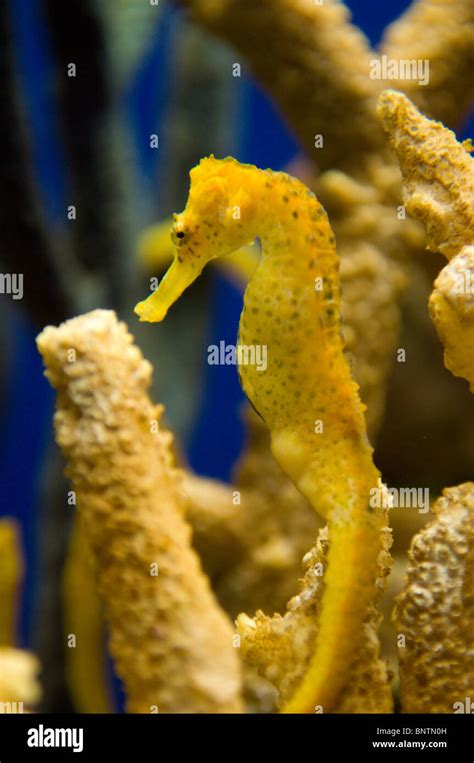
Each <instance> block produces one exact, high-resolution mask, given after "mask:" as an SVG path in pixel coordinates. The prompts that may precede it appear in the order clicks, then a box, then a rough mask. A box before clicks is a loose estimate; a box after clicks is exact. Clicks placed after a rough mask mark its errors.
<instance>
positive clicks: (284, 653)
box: [237, 528, 393, 713]
mask: <svg viewBox="0 0 474 763" xmlns="http://www.w3.org/2000/svg"><path fill="white" fill-rule="evenodd" d="M390 545H391V535H390V531H389V530H388V529H385V530H384V536H383V549H382V551H381V553H380V556H379V563H378V572H377V583H376V588H377V596H376V598H375V600H374V602H373V603H372V605H371V606H370V609H369V611H368V613H367V619H366V621H365V623H364V628H363V636H362V640H361V644H360V646H359V649H358V651H357V652H356V653H355V654H354V663H353V665H352V668H351V670H350V672H349V674H348V676H347V682H346V685H345V688H344V691H343V692H342V695H341V697H340V699H339V700H338V702H337V705H336V706H335V707H334V708H333V709H332V712H337V713H364V712H365V713H377V712H380V713H390V712H392V710H393V703H392V694H391V690H390V675H389V673H388V671H387V666H386V664H385V662H384V661H383V660H382V659H381V657H380V644H379V639H378V635H377V633H378V629H379V625H380V619H381V618H380V613H379V611H378V606H377V605H378V603H379V600H380V597H381V594H382V593H383V590H384V588H385V579H386V577H387V575H388V572H389V569H390V561H391V560H390V554H389V548H390ZM328 547H329V543H328V530H327V528H324V529H323V530H321V531H320V533H319V537H318V540H317V542H316V544H315V546H314V547H313V548H312V549H311V550H310V551H309V552H308V553H307V554H306V556H305V558H304V560H303V564H304V568H305V575H304V578H303V580H302V582H301V587H300V591H299V593H298V594H297V595H296V596H294V597H293V598H292V599H291V601H290V602H289V603H288V608H287V611H286V613H285V614H284V615H283V616H281V615H279V614H275V615H273V617H267V616H266V615H264V614H263V612H257V614H256V616H255V617H254V618H250V617H248V616H247V615H245V614H242V615H240V616H239V617H238V619H237V632H238V634H239V635H240V637H241V652H242V659H243V661H244V665H245V667H246V682H247V690H248V691H249V692H250V694H251V695H254V697H255V698H257V699H258V697H259V695H260V696H263V697H264V698H265V701H268V700H267V697H268V694H269V690H268V686H271V687H273V688H274V691H275V695H274V696H275V701H276V704H277V706H280V705H282V704H284V702H285V701H286V700H287V699H288V697H290V696H291V695H292V693H293V691H294V688H295V686H296V685H297V684H298V682H299V681H300V680H301V677H302V675H303V674H304V672H305V670H306V666H307V663H308V660H309V658H310V656H311V650H312V645H313V642H314V639H315V637H316V632H317V620H318V612H319V608H320V602H321V596H322V592H323V588H324V573H325V568H326V562H327V552H328ZM257 699H254V701H257ZM316 712H318V711H317V710H316Z"/></svg>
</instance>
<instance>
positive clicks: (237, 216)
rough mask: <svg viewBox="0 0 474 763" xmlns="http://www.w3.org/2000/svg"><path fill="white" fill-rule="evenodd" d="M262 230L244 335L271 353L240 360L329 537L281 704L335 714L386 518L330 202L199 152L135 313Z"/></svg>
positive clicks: (157, 306) (167, 301)
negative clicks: (309, 639)
mask: <svg viewBox="0 0 474 763" xmlns="http://www.w3.org/2000/svg"><path fill="white" fill-rule="evenodd" d="M256 237H258V238H259V239H260V243H261V249H262V254H261V258H260V261H259V264H258V266H257V268H256V270H255V272H254V275H253V277H252V278H251V280H250V282H249V284H248V286H247V289H246V292H245V297H244V309H243V311H242V315H241V319H240V325H239V339H238V343H239V345H240V346H242V347H255V346H260V347H261V348H263V347H265V348H266V352H267V363H266V369H265V370H263V369H262V365H261V364H260V365H257V364H255V365H252V364H250V363H249V364H244V363H241V365H240V366H239V374H240V379H241V383H242V386H243V389H244V390H245V392H246V394H247V396H248V398H249V399H250V401H251V403H252V404H253V406H254V407H255V408H256V410H257V411H258V412H259V413H260V415H261V416H262V417H263V419H264V421H265V422H266V424H267V426H268V428H269V430H270V433H271V447H272V453H273V455H274V457H275V459H276V460H277V461H278V463H279V464H280V465H281V466H282V468H283V469H284V470H285V471H286V472H287V474H288V475H289V477H290V478H291V479H292V481H293V482H294V483H295V485H296V486H297V487H298V488H299V490H300V491H301V492H302V493H303V494H304V495H305V496H306V497H307V499H308V500H309V501H310V503H311V504H312V506H313V507H314V509H315V510H316V511H317V512H318V513H319V514H320V515H321V516H322V517H324V518H326V519H327V521H328V525H329V537H330V551H329V557H328V568H327V570H326V571H325V574H324V584H325V591H324V595H323V600H322V605H321V614H320V618H319V623H318V635H317V638H316V643H315V649H314V654H313V657H312V659H311V662H310V664H309V667H308V669H307V671H306V674H305V676H304V679H303V681H302V682H301V684H300V686H299V687H298V688H297V690H296V692H295V694H294V695H293V697H292V699H291V700H290V701H289V702H288V703H287V705H286V706H285V707H284V708H283V711H284V712H314V711H315V707H319V706H322V708H323V711H324V712H326V711H329V710H330V709H331V706H332V705H333V704H334V702H335V701H336V699H337V696H338V693H339V692H340V690H341V689H342V688H343V686H344V683H345V682H346V681H347V679H348V671H349V669H350V666H351V663H352V661H353V659H354V658H355V656H356V654H357V647H358V642H359V638H360V634H361V632H362V623H363V620H364V618H365V616H366V614H367V607H368V605H369V603H370V601H371V600H372V598H373V595H374V580H375V573H376V564H377V557H378V554H379V551H380V548H381V529H382V527H383V526H384V523H385V519H384V515H383V512H382V511H381V510H380V509H376V508H371V506H370V503H369V501H370V491H371V490H372V489H374V488H375V489H377V486H378V484H379V476H380V475H379V472H378V471H377V469H376V468H375V466H374V464H373V461H372V449H371V447H370V445H369V442H368V440H367V436H366V428H365V420H364V415H363V407H362V405H361V403H360V400H359V396H358V388H357V385H356V384H355V382H354V381H353V379H352V377H351V373H350V368H349V365H348V363H347V360H346V358H345V356H344V344H343V339H342V335H341V318H340V286H339V260H338V256H337V253H336V248H335V241H334V236H333V233H332V230H331V227H330V225H329V222H328V219H327V215H326V213H325V211H324V209H323V207H322V206H321V204H320V203H319V202H318V200H317V199H316V197H315V196H314V194H313V193H311V192H310V191H309V190H308V189H307V188H306V187H305V186H304V185H303V184H302V183H301V182H300V181H298V180H296V179H295V178H292V177H290V176H288V175H286V174H285V173H282V172H272V171H271V170H260V169H257V168H256V167H253V166H250V165H242V164H239V163H238V162H237V161H235V160H234V159H231V158H228V159H224V160H218V159H215V158H214V157H210V158H208V159H204V160H202V161H201V163H200V164H199V165H198V166H197V167H195V168H194V169H193V170H192V171H191V187H190V193H189V199H188V203H187V205H186V209H185V210H184V212H183V213H182V214H180V215H175V218H174V226H173V231H172V240H173V242H174V244H175V247H176V251H175V258H174V262H173V264H172V266H171V268H170V269H169V270H168V272H167V274H166V275H165V277H164V279H163V280H162V282H161V283H160V285H159V287H158V289H157V290H156V291H155V292H154V293H153V294H152V295H151V296H150V297H149V298H148V299H147V300H146V301H144V302H141V303H139V304H138V305H137V307H136V308H135V310H136V312H137V314H138V315H139V316H140V318H141V320H147V321H159V320H162V319H163V318H164V316H165V315H166V312H167V310H168V308H169V307H170V305H171V304H173V302H175V301H176V299H178V297H179V296H180V295H181V294H182V292H183V291H184V290H185V289H186V288H187V287H188V286H189V285H190V284H191V283H192V282H193V281H194V280H195V279H196V278H197V276H198V275H199V274H200V273H201V271H202V269H203V267H204V266H205V264H206V263H207V262H208V261H210V260H212V259H215V258H217V257H221V256H225V255H227V254H230V253H231V252H233V251H235V250H236V249H238V248H239V247H241V246H243V245H245V244H247V243H249V242H251V241H253V240H254V239H255V238H256ZM250 357H251V355H250ZM259 357H260V358H261V357H262V355H259ZM259 369H260V370H259ZM308 541H309V542H310V539H308ZM308 545H309V544H308Z"/></svg>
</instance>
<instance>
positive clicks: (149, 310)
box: [135, 156, 254, 322]
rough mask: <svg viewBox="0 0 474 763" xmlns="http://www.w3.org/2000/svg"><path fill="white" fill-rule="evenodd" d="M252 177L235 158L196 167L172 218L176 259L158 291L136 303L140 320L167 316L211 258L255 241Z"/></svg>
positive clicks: (209, 158) (161, 318)
mask: <svg viewBox="0 0 474 763" xmlns="http://www.w3.org/2000/svg"><path fill="white" fill-rule="evenodd" d="M251 177H252V176H251V174H250V173H249V177H248V178H247V177H246V176H245V174H243V172H242V165H240V164H239V163H238V162H236V161H235V160H234V159H231V158H228V159H215V158H214V157H213V156H210V157H208V158H207V159H202V160H201V162H200V163H199V164H198V166H197V167H195V168H194V169H193V170H191V173H190V178H191V185H190V190H189V197H188V202H187V204H186V207H185V209H184V211H183V212H181V214H178V215H174V218H173V227H172V230H171V239H172V241H173V244H174V247H175V248H174V259H173V263H172V265H171V267H170V268H169V270H168V271H167V273H166V275H165V276H164V278H163V279H162V281H161V283H160V284H159V286H158V288H157V290H156V291H155V292H154V293H153V294H152V295H151V296H150V297H149V298H148V299H147V300H145V301H144V302H140V303H139V304H138V305H137V306H136V308H135V312H136V313H137V314H138V315H139V316H140V320H142V321H151V322H155V321H161V320H163V318H164V317H165V315H166V313H167V312H168V309H169V308H170V306H171V305H172V304H173V303H174V302H175V301H176V300H177V299H178V298H179V297H180V296H181V294H182V293H183V291H184V290H185V289H186V288H187V287H188V286H190V284H191V283H193V281H195V280H196V278H197V277H198V276H199V275H200V274H201V272H202V270H203V268H204V267H205V266H206V264H207V263H208V262H209V261H210V260H213V259H216V258H217V257H223V256H225V255H227V254H231V253H232V252H234V251H235V250H236V249H238V248H239V247H241V246H243V245H244V244H248V243H250V241H249V233H248V231H249V227H248V226H249V223H250V222H251V217H252V215H253V214H254V205H253V204H252V203H251V195H250V194H249V193H248V191H247V190H246V186H247V182H248V181H249V182H251Z"/></svg>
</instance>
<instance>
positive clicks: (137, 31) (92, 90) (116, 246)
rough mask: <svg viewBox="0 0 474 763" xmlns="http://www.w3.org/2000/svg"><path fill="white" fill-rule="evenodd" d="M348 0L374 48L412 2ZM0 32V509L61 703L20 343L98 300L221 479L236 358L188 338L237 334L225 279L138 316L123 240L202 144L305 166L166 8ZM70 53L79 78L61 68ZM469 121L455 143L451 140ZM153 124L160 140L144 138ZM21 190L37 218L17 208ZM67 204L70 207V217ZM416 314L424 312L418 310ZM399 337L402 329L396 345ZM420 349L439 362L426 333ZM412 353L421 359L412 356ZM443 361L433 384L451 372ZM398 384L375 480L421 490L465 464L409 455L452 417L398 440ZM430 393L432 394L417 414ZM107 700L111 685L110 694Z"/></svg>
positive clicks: (441, 442)
mask: <svg viewBox="0 0 474 763" xmlns="http://www.w3.org/2000/svg"><path fill="white" fill-rule="evenodd" d="M347 5H348V6H349V7H350V9H351V11H352V14H353V22H354V23H355V24H357V25H359V26H360V28H361V29H362V30H363V31H364V33H365V34H366V35H367V37H368V38H369V40H370V42H371V43H372V45H376V44H377V42H378V41H379V39H380V36H381V34H382V31H383V29H384V27H385V26H386V25H387V24H388V23H390V22H391V21H392V20H393V19H395V18H396V17H397V16H398V15H399V14H400V13H401V12H402V11H403V10H404V9H405V8H406V7H407V6H408V5H409V2H407V1H405V0H403V1H401V0H386V2H384V3H374V2H373V0H350V2H348V3H347ZM0 41H1V43H2V45H1V46H0V48H1V50H0V70H1V74H2V84H1V85H0V92H1V94H2V99H1V103H2V110H3V115H2V116H1V117H0V157H1V159H2V166H1V167H0V173H1V180H0V206H1V207H2V209H1V210H0V222H1V230H0V248H1V251H0V257H1V258H2V264H1V268H2V272H23V273H24V291H25V294H24V299H23V300H22V301H13V300H11V299H10V297H9V296H8V295H2V296H1V298H0V318H1V320H0V326H1V328H0V332H1V353H0V364H1V387H0V388H1V395H2V409H1V414H0V416H1V420H0V426H1V433H2V436H1V440H0V442H1V445H0V447H1V451H2V452H1V457H0V485H1V490H0V516H3V515H6V516H14V517H16V518H17V519H18V521H19V525H20V528H21V538H22V544H23V553H24V560H25V574H24V580H23V586H22V593H21V603H20V617H19V634H18V645H19V646H23V647H25V648H29V649H32V650H33V651H34V652H36V653H37V654H38V655H39V657H40V659H41V661H42V663H43V666H44V673H43V686H44V689H45V700H44V706H43V707H44V709H45V710H53V711H54V710H67V709H69V708H70V700H69V697H68V691H67V687H66V684H65V680H64V669H63V662H64V637H63V629H62V616H63V614H62V610H63V598H62V595H61V582H60V581H61V576H62V569H63V565H64V561H65V556H66V553H67V538H68V535H69V531H70V527H71V519H72V512H73V508H72V507H69V506H68V505H67V491H68V485H67V482H66V481H65V478H64V477H63V474H62V461H61V459H60V457H59V455H58V453H57V450H56V446H55V445H54V441H53V433H52V426H51V420H52V415H53V403H54V395H53V391H52V390H51V388H50V387H49V385H48V384H47V382H46V381H45V380H44V378H43V369H42V364H41V359H40V357H39V355H38V353H37V350H36V346H35V343H34V339H35V336H36V335H37V333H38V332H39V330H40V329H41V328H42V327H43V325H45V324H47V323H58V322H59V321H61V320H63V319H65V318H67V317H71V316H73V315H75V314H77V313H79V312H84V311H85V310H87V309H91V308H94V307H112V308H114V309H115V310H116V311H117V312H118V314H119V316H120V317H121V318H122V319H124V320H125V321H126V322H127V323H128V324H129V326H130V327H131V331H132V332H133V333H134V334H135V335H136V337H137V341H138V343H139V345H140V346H141V347H142V349H143V352H144V354H145V356H146V357H147V358H148V359H149V360H150V361H151V362H152V363H153V365H154V367H155V382H154V385H155V386H154V396H155V399H157V400H160V401H162V402H164V403H165V405H166V408H167V414H166V415H167V422H168V423H169V425H170V427H171V428H172V429H173V430H174V432H176V434H177V435H178V438H179V443H180V446H181V447H182V449H183V454H184V457H185V458H186V460H187V462H188V463H189V464H190V466H191V467H192V468H193V469H194V470H195V471H196V472H198V473H200V474H204V475H208V476H211V477H216V478H219V479H223V480H228V479H229V478H230V474H231V470H232V467H233V465H234V463H235V461H236V458H237V457H238V455H239V453H240V452H241V449H242V445H243V441H244V427H243V423H242V420H241V407H242V403H243V395H242V393H241V390H240V387H239V384H238V380H237V374H236V373H235V368H233V367H232V366H209V365H207V363H206V354H205V350H204V349H203V348H205V347H207V345H209V344H213V343H217V342H218V341H219V340H225V341H226V342H233V341H234V338H235V332H236V328H237V324H238V318H239V314H240V309H241V299H242V298H241V290H240V289H239V287H238V285H236V284H235V283H234V282H233V281H232V280H231V279H229V278H227V277H226V276H225V275H223V274H222V273H221V272H219V271H217V270H213V271H212V272H209V274H207V276H206V278H205V279H202V281H201V282H199V283H198V284H197V285H196V286H195V288H194V289H193V290H192V292H191V293H190V295H189V298H188V299H187V300H186V301H185V302H184V303H180V304H179V305H178V306H177V307H176V309H175V310H174V311H173V312H172V314H170V316H169V319H168V320H167V322H166V324H164V325H163V326H160V327H159V328H157V327H156V326H150V325H148V324H146V325H139V324H138V322H137V321H136V318H135V316H134V315H133V312H132V308H133V305H134V304H135V302H136V301H137V299H138V298H141V297H143V295H144V294H146V292H147V291H148V289H149V277H150V275H151V274H150V273H148V272H146V271H145V270H144V269H143V268H142V267H141V266H140V265H139V263H138V261H137V258H136V242H137V239H138V237H139V234H140V232H141V231H142V230H143V229H144V228H146V226H148V225H150V224H152V223H154V222H156V221H157V220H161V219H165V218H166V217H167V216H168V215H169V214H170V213H171V212H173V211H179V210H180V209H181V208H182V207H183V205H184V202H185V199H186V197H187V191H188V172H189V169H190V168H191V167H193V166H194V165H195V164H196V163H197V162H198V161H199V159H200V158H201V157H203V156H206V155H208V154H209V153H215V154H216V155H217V156H226V155H228V154H231V155H233V156H235V157H236V158H237V159H239V160H240V161H243V162H248V163H252V164H256V165H258V166H260V167H271V168H273V169H283V168H288V167H293V168H294V171H295V172H297V171H298V172H300V173H301V174H302V175H304V172H305V165H304V162H305V158H304V154H303V153H302V150H301V149H300V148H299V146H298V145H297V142H296V139H295V138H294V137H293V136H292V135H291V133H290V131H289V129H288V127H287V126H286V125H285V123H284V121H283V120H282V119H281V118H280V116H279V114H278V111H277V109H276V107H275V106H274V105H273V104H272V103H271V101H270V99H269V98H268V97H267V95H266V94H265V93H264V92H263V91H262V89H261V88H260V87H259V86H258V84H256V82H255V81H254V80H253V79H252V77H251V76H250V73H249V71H248V68H247V66H246V62H245V61H244V60H242V59H241V57H240V55H239V54H237V53H235V52H234V51H232V50H231V49H230V48H228V47H227V46H225V45H224V44H222V43H220V42H218V41H216V40H215V39H214V38H213V37H211V36H210V35H209V34H207V33H205V32H204V31H202V30H201V29H200V28H198V27H197V26H196V25H194V24H192V23H191V22H189V21H188V20H187V18H186V16H185V14H184V13H183V11H182V10H181V9H180V7H179V5H178V3H172V2H165V0H160V2H159V4H158V5H157V6H154V5H150V4H148V3H146V2H134V1H133V0H70V2H68V3H64V2H63V0H8V2H6V3H3V4H2V7H1V8H0ZM235 62H239V63H240V64H241V67H242V69H241V76H239V77H235V76H233V64H234V63H235ZM71 63H73V64H75V65H76V68H77V72H76V77H69V78H66V77H65V71H67V67H68V66H69V65H70V64H71ZM472 126H473V123H472V122H471V123H470V124H469V123H467V124H465V125H464V126H463V127H462V128H461V129H460V130H458V136H459V137H460V138H461V139H462V138H463V137H467V135H469V133H470V132H471V133H472ZM20 127H21V129H20ZM155 134H156V135H157V136H158V144H159V145H158V147H157V148H153V147H151V146H150V136H152V135H155ZM346 150H347V151H348V152H350V151H351V146H350V144H348V145H347V147H346ZM25 152H26V153H25ZM25 187H26V188H27V191H25ZM25 193H26V196H25ZM28 193H29V194H30V195H31V198H29V197H28ZM28 201H31V202H32V205H31V207H32V208H33V207H36V208H37V210H39V211H38V213H37V214H38V220H34V219H31V218H28V219H24V218H25V209H30V205H29V204H28V203H27V202H28ZM71 205H72V206H75V208H76V219H68V208H70V207H71ZM40 217H42V223H40V222H39V219H40ZM18 220H21V225H20V226H18V225H17V221H18ZM18 252H21V258H20V259H18ZM410 309H411V305H410V303H409V302H408V304H407V306H406V310H407V311H408V313H409V312H410ZM416 309H418V307H416ZM416 318H417V320H419V321H421V322H427V321H428V315H427V310H426V312H425V314H423V315H419V316H417V317H416ZM433 336H434V335H433ZM409 341H410V339H409V337H404V338H402V339H401V340H400V346H403V347H407V352H408V353H409V352H410V344H409ZM433 346H436V348H437V349H436V351H437V352H438V353H439V356H440V358H441V349H440V348H438V346H437V345H436V340H434V345H433ZM426 352H427V353H428V354H429V353H430V348H427V350H426ZM417 362H418V364H419V365H420V366H423V364H424V360H423V357H418V359H417ZM440 363H441V361H440ZM445 374H446V379H447V382H446V383H447V384H448V385H449V384H453V385H454V384H460V385H462V382H459V380H453V379H451V378H449V376H450V375H449V372H447V371H445ZM397 384H398V382H395V384H394V386H392V388H390V389H389V392H388V400H389V404H388V414H387V420H386V422H385V424H384V426H382V429H381V433H380V437H379V441H378V448H377V450H376V459H377V463H378V465H379V467H380V468H381V469H382V472H383V474H384V475H387V476H388V477H389V479H390V481H391V483H392V484H397V483H398V484H401V485H410V486H418V485H419V486H421V487H425V486H430V487H431V486H432V487H433V488H434V489H435V491H436V490H439V488H440V487H441V486H444V485H447V484H454V483H456V482H457V481H462V480H464V479H466V478H467V477H469V476H470V475H466V474H465V472H463V470H462V468H460V470H459V474H456V468H455V464H454V466H453V460H451V462H450V460H449V458H448V459H447V464H448V465H447V467H446V473H445V474H443V473H440V472H439V470H438V471H436V473H433V471H431V472H430V469H429V468H424V467H425V464H426V461H428V462H429V464H428V466H431V465H432V460H431V456H429V455H428V457H427V458H425V455H424V454H427V453H429V452H431V451H432V452H437V453H439V454H442V453H443V452H444V453H445V454H446V453H448V452H449V450H450V449H451V448H454V447H455V445H456V443H455V442H452V441H450V438H452V437H453V431H455V428H454V429H453V430H450V429H449V428H447V429H446V431H443V429H442V428H441V429H440V428H436V422H434V423H433V422H429V421H427V422H425V423H426V427H421V428H420V429H419V431H418V433H417V434H413V433H412V434H411V435H410V436H412V437H413V439H412V441H407V440H406V439H405V440H400V439H397V438H395V437H394V431H395V429H394V421H397V420H399V419H400V418H403V416H404V410H405V409H404V406H405V404H406V397H405V396H406V395H412V396H413V397H414V398H416V396H417V394H418V393H419V390H418V389H417V386H416V380H415V378H414V379H413V386H412V388H411V389H407V388H406V387H405V388H400V387H399V386H397ZM463 392H464V390H463ZM466 394H467V391H466ZM439 400H442V394H440V395H439V396H438V395H437V394H436V391H434V392H433V400H432V403H431V410H432V411H433V414H434V415H435V409H436V406H437V405H438V404H439ZM432 424H433V426H432V428H431V429H430V426H431V425H432ZM401 431H402V432H403V431H404V430H403V427H402V429H401ZM405 431H407V432H410V430H409V428H407V429H406V430H405ZM430 438H431V441H430ZM416 454H418V456H417V457H416ZM439 461H440V462H442V461H443V457H441V456H440V458H439ZM449 464H451V466H449ZM437 468H438V464H436V466H435V470H436V469H437ZM429 474H430V475H431V476H430V479H431V480H432V484H431V485H430V484H428V483H427V480H428V475H429ZM110 671H111V675H112V668H111V667H110ZM121 702H122V700H121V692H120V687H119V686H118V682H116V696H115V704H116V707H118V708H120V707H121Z"/></svg>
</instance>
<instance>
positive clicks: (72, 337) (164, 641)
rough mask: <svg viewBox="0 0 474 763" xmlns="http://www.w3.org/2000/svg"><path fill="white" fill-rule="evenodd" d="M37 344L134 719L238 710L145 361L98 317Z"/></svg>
mask: <svg viewBox="0 0 474 763" xmlns="http://www.w3.org/2000/svg"><path fill="white" fill-rule="evenodd" d="M38 347H39V350H40V352H41V354H42V356H43V359H44V362H45V364H46V367H47V372H46V373H47V376H48V378H49V380H50V382H51V384H52V385H53V387H55V389H56V390H57V393H58V399H57V412H56V414H55V428H56V437H57V441H58V444H59V445H60V447H61V448H62V450H63V451H64V453H65V456H66V459H67V461H68V469H67V472H68V475H69V476H70V478H71V480H72V483H73V487H74V490H75V492H76V495H77V505H78V507H79V510H80V511H81V512H82V515H83V518H84V521H85V528H86V532H87V534H88V537H89V542H90V544H91V548H92V550H93V552H94V554H95V558H96V562H97V569H98V576H99V591H100V593H101V595H102V596H103V598H104V601H105V604H106V616H107V618H108V621H109V625H110V649H111V652H112V655H113V657H114V659H115V662H116V666H117V671H118V673H119V675H120V676H121V677H122V679H123V680H124V683H125V685H126V690H127V695H128V709H129V711H131V712H154V711H155V712H156V711H157V710H158V711H160V712H238V711H240V710H241V708H242V705H241V700H240V673H239V661H238V656H237V654H236V650H235V649H234V647H233V645H232V628H231V625H230V623H229V621H228V620H227V618H226V616H225V615H224V613H223V612H222V611H221V610H220V608H219V606H218V605H217V603H216V601H215V598H214V596H213V594H212V592H211V590H210V587H209V583H208V580H207V578H206V576H205V575H204V573H203V572H202V570H201V566H200V563H199V560H198V557H197V556H196V554H195V552H194V551H193V550H192V548H191V545H190V543H191V530H190V527H189V525H188V524H187V523H186V521H185V519H184V517H183V512H184V500H183V497H182V495H181V492H180V486H179V477H178V474H177V472H176V471H175V470H174V468H173V464H172V459H171V452H170V437H169V435H168V433H166V432H165V433H161V432H160V431H159V429H160V425H159V420H160V416H161V413H162V409H161V408H160V407H157V406H154V405H153V404H152V403H151V401H150V399H149V397H148V395H147V389H148V387H149V385H150V379H151V367H150V364H149V363H148V362H147V361H145V360H144V359H143V357H142V355H141V353H140V351H139V350H138V348H137V347H135V346H134V345H133V344H132V337H131V336H130V334H129V333H128V332H127V329H126V326H125V325H124V324H123V323H119V322H118V321H117V319H116V317H115V314H114V313H112V312H109V311H103V310H96V311H94V312H92V313H89V314H87V315H84V316H80V317H79V318H75V319H73V320H70V321H68V322H66V323H64V324H62V325H61V326H60V327H59V328H53V327H48V328H46V329H45V330H44V331H43V332H42V334H41V335H40V336H39V338H38ZM155 430H158V431H155Z"/></svg>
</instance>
